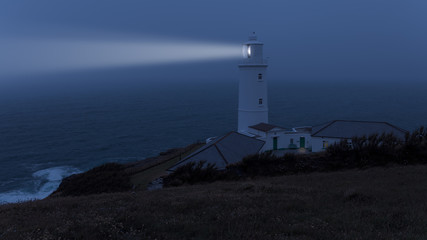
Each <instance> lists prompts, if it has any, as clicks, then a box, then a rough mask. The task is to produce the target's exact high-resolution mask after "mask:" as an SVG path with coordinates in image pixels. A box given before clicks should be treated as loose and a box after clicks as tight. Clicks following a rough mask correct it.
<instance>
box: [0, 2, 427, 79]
mask: <svg viewBox="0 0 427 240" xmlns="http://www.w3.org/2000/svg"><path fill="white" fill-rule="evenodd" d="M252 31H256V32H257V35H258V37H259V40H261V41H263V42H264V43H265V47H264V49H265V55H266V57H269V63H270V67H269V77H270V79H272V80H273V81H282V80H287V81H295V80H314V81H325V80H342V81H344V80H361V81H366V80H378V81H379V80H382V81H384V80H399V81H407V80H421V81H422V80H425V79H427V44H426V43H427V1H426V0H325V1H320V0H277V1H272V0H264V1H254V0H245V1H241V0H238V1H235V0H233V1H230V0H215V1H202V0H191V1H189V0H180V1H176V0H163V1H162V0H114V1H113V0H97V1H94V0H72V1H71V0H70V1H58V0H37V1H34V0H2V1H1V3H0V38H10V37H14V38H22V39H26V40H29V41H31V40H32V39H33V38H37V37H40V36H43V37H44V38H52V39H54V38H57V37H58V36H60V37H62V38H70V39H74V38H89V37H94V36H95V37H96V36H98V37H99V38H108V37H109V36H117V37H122V36H123V38H127V37H129V38H133V39H138V38H140V37H141V36H155V37H158V38H162V39H168V40H171V41H173V40H174V39H188V40H192V41H200V42H213V43H219V44H240V43H242V42H244V41H245V40H246V39H247V36H248V34H249V33H250V32H252ZM0 40H1V39H0ZM41 59H42V58H41ZM224 61H225V60H224ZM233 61H234V62H235V63H236V64H237V62H238V60H232V61H231V60H227V65H224V64H221V63H218V61H216V63H215V64H208V63H206V64H202V65H203V67H201V68H200V69H205V68H206V69H208V68H209V69H210V68H215V67H217V68H218V69H217V70H215V71H213V70H212V72H220V73H221V74H222V75H224V73H229V74H230V75H231V76H233V74H235V70H236V67H235V63H234V62H233ZM198 64H200V63H198ZM231 65H233V66H231ZM224 66H227V67H224ZM165 67H166V66H165ZM187 68H188V69H191V64H190V65H189V64H187ZM208 73H209V74H205V73H204V72H203V71H194V75H195V76H193V77H194V78H198V79H200V78H209V77H212V74H210V72H209V71H208ZM186 75H187V76H188V71H187V72H186ZM218 76H220V75H219V74H218V75H217V76H215V77H218Z"/></svg>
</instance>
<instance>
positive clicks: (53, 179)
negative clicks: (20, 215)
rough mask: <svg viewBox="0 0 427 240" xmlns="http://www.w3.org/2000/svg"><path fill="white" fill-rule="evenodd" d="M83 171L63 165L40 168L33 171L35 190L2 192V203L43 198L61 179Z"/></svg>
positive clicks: (0, 196) (0, 201) (54, 188)
mask: <svg viewBox="0 0 427 240" xmlns="http://www.w3.org/2000/svg"><path fill="white" fill-rule="evenodd" d="M80 172H81V171H80V170H79V169H77V168H74V167H69V166H61V167H53V168H48V169H43V170H39V171H37V172H35V173H33V179H32V185H33V186H34V187H35V188H36V190H35V191H30V190H27V189H17V190H12V191H9V192H5V193H0V204H5V203H14V202H22V201H29V200H35V199H42V198H45V197H47V196H49V195H50V194H51V193H52V192H53V191H55V190H56V189H57V188H58V186H59V184H60V183H61V180H62V179H63V178H65V177H68V176H70V175H72V174H75V173H80Z"/></svg>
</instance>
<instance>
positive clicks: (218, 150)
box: [168, 132, 265, 171]
mask: <svg viewBox="0 0 427 240" xmlns="http://www.w3.org/2000/svg"><path fill="white" fill-rule="evenodd" d="M264 144H265V142H264V141H262V140H259V139H256V138H252V137H248V136H246V135H243V134H240V133H237V132H229V133H228V134H226V135H225V136H223V137H220V138H218V139H215V140H213V141H211V142H209V143H208V144H206V145H205V146H203V147H202V148H200V149H199V150H197V151H196V152H194V153H192V154H191V155H189V156H188V157H186V158H184V159H183V160H182V161H180V162H179V163H177V164H175V165H174V166H172V167H171V168H169V169H168V170H169V171H175V170H176V169H177V168H178V167H180V166H182V165H185V164H187V163H189V162H200V161H206V163H211V164H215V166H216V167H217V168H218V169H225V167H226V166H227V165H228V164H233V163H237V162H239V161H241V160H242V159H243V158H244V157H246V156H248V155H251V154H256V153H258V152H259V151H260V150H261V148H262V146H264Z"/></svg>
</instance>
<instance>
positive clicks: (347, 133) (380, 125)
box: [311, 120, 408, 139]
mask: <svg viewBox="0 0 427 240" xmlns="http://www.w3.org/2000/svg"><path fill="white" fill-rule="evenodd" d="M407 132H408V131H406V130H404V129H402V128H399V127H396V126H394V125H392V124H390V123H387V122H370V121H349V120H335V121H332V122H328V123H325V124H321V125H318V126H314V127H313V131H312V134H311V136H313V137H331V138H352V137H355V136H359V137H361V136H369V135H372V134H375V133H378V134H382V133H393V134H394V135H395V136H396V137H398V138H400V139H404V138H405V134H406V133H407Z"/></svg>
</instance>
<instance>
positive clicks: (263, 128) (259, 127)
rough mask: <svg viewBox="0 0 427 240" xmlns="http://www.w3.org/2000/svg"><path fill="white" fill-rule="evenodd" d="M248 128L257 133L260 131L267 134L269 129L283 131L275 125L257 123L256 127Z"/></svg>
mask: <svg viewBox="0 0 427 240" xmlns="http://www.w3.org/2000/svg"><path fill="white" fill-rule="evenodd" d="M249 127H250V128H252V129H255V130H258V131H262V132H268V131H270V130H271V129H274V128H280V129H284V128H282V127H279V126H275V125H272V124H268V123H258V124H256V125H253V126H249Z"/></svg>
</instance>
